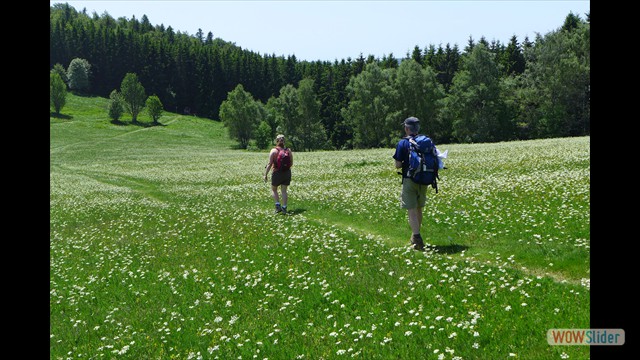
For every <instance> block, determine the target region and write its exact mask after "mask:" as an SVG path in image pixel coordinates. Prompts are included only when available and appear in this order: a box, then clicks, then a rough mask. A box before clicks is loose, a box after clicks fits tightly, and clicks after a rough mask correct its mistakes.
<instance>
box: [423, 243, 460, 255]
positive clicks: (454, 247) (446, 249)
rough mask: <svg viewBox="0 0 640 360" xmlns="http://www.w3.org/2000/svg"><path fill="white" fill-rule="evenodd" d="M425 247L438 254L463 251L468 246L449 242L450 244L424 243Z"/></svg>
mask: <svg viewBox="0 0 640 360" xmlns="http://www.w3.org/2000/svg"><path fill="white" fill-rule="evenodd" d="M425 247H426V248H427V249H429V250H430V251H433V252H435V253H438V254H448V255H451V254H457V253H459V252H463V251H465V250H467V249H468V248H469V247H468V246H466V245H458V244H451V245H426V246H425Z"/></svg>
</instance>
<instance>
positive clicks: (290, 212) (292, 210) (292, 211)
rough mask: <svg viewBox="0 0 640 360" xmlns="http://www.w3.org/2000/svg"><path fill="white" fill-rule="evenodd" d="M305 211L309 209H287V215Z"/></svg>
mask: <svg viewBox="0 0 640 360" xmlns="http://www.w3.org/2000/svg"><path fill="white" fill-rule="evenodd" d="M305 211H307V209H305V208H295V209H287V215H289V216H294V215H298V214H302V213H303V212H305Z"/></svg>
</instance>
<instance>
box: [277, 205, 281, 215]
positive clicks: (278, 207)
mask: <svg viewBox="0 0 640 360" xmlns="http://www.w3.org/2000/svg"><path fill="white" fill-rule="evenodd" d="M281 211H282V207H281V206H280V204H276V214H277V213H279V212H281Z"/></svg>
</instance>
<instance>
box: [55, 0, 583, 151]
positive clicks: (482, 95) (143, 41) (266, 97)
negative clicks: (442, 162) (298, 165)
mask: <svg viewBox="0 0 640 360" xmlns="http://www.w3.org/2000/svg"><path fill="white" fill-rule="evenodd" d="M49 26H50V42H49V43H50V70H51V72H52V73H53V72H56V73H57V74H58V76H59V77H60V79H61V80H62V81H63V82H64V83H66V84H68V86H69V87H71V86H73V87H76V88H77V89H78V90H79V91H83V92H85V93H88V94H92V95H98V96H103V97H107V98H108V97H109V96H110V95H111V94H112V91H113V90H114V89H117V88H118V87H119V86H120V85H121V83H122V81H123V79H124V78H125V75H126V74H128V73H132V74H136V76H137V77H138V80H139V82H140V84H142V85H143V86H144V89H146V90H147V92H148V93H149V94H154V96H156V97H157V101H156V99H155V98H154V99H153V100H151V102H152V103H153V104H154V105H153V106H154V109H156V110H157V105H158V102H159V103H160V104H163V106H162V107H163V108H164V109H165V110H168V111H175V112H178V111H181V112H182V110H181V109H189V112H190V113H192V114H197V115H198V116H202V117H207V118H210V119H213V120H220V121H224V122H225V124H228V127H229V129H230V136H232V137H234V138H237V140H238V142H239V143H240V144H241V145H242V146H243V147H248V146H250V144H251V143H253V142H256V144H260V145H262V144H264V142H265V139H267V138H268V135H273V134H274V133H275V132H276V131H278V132H282V133H285V135H287V136H288V139H292V140H293V141H294V142H296V144H295V145H296V146H297V147H298V148H299V150H314V149H320V148H322V149H325V148H326V149H349V148H369V147H387V146H392V144H394V143H395V142H396V141H397V139H398V137H399V136H401V134H402V132H401V130H402V129H400V128H399V126H398V124H399V123H400V122H401V121H402V120H403V119H404V118H406V117H408V116H416V117H418V118H419V119H420V120H421V124H422V129H423V130H424V132H425V133H428V134H429V135H430V136H431V137H433V138H434V140H435V141H436V142H437V143H439V144H443V143H452V142H461V143H466V142H494V141H507V140H519V139H533V138H545V137H565V136H582V135H589V134H590V19H589V14H585V18H584V19H583V18H581V17H580V16H579V15H576V14H573V13H570V14H568V15H567V17H566V18H565V22H564V24H562V25H561V26H559V27H558V28H557V29H556V30H554V31H551V32H549V33H547V34H544V35H541V34H537V35H536V38H535V39H534V40H533V41H530V40H529V39H528V38H525V39H524V40H523V41H522V43H520V42H519V41H518V38H517V37H516V36H515V35H514V36H513V37H512V38H511V39H510V41H509V43H508V44H502V43H500V42H499V41H492V42H488V41H487V40H486V39H485V38H484V37H482V38H481V39H480V40H478V41H474V40H473V39H472V38H469V41H468V43H467V44H466V46H465V48H464V49H463V50H462V51H461V50H460V49H459V48H458V45H457V44H454V45H453V46H451V45H450V44H446V46H444V47H442V46H441V45H440V46H438V47H435V46H434V45H429V46H428V47H425V48H424V49H421V48H420V47H418V46H415V48H414V50H413V51H412V52H411V53H407V54H406V55H405V57H404V58H401V59H398V58H396V57H394V55H393V54H391V53H390V54H389V55H384V56H383V57H382V58H375V57H373V56H372V55H369V56H368V57H366V58H365V57H364V56H363V55H362V54H360V56H359V57H358V58H356V59H351V58H347V59H341V60H340V61H338V60H337V59H336V60H334V61H333V62H331V61H322V60H318V61H298V60H297V59H296V57H295V55H288V56H286V57H285V56H283V55H281V56H276V55H275V54H272V55H268V54H265V55H261V54H258V53H255V52H252V51H248V50H243V49H242V48H241V47H239V46H236V45H235V44H234V43H231V42H227V41H224V40H222V39H220V38H214V37H213V34H212V33H211V32H209V33H208V34H207V35H206V36H205V35H204V33H203V32H202V30H200V31H198V33H197V34H195V35H189V34H187V33H182V32H180V31H174V29H173V28H172V27H171V26H167V27H165V25H163V24H161V25H152V24H151V23H150V21H149V19H148V18H147V16H146V15H143V16H142V18H141V19H140V20H138V19H136V18H135V17H132V18H131V19H127V18H124V17H121V18H118V19H114V18H113V17H111V16H110V15H109V14H108V13H106V12H105V13H103V14H102V15H98V14H96V13H93V14H92V15H88V14H86V10H83V11H81V12H78V11H76V10H75V9H74V8H73V7H71V6H70V5H69V4H67V3H65V4H55V5H53V6H51V7H50V23H49ZM76 58H78V59H86V63H83V64H75V65H73V67H72V66H71V62H72V60H74V59H76ZM64 66H67V71H66V72H64V73H63V72H61V71H60V67H64ZM56 67H57V69H56ZM76 67H78V68H80V67H84V68H85V69H87V71H86V72H82V71H79V72H78V73H76V70H74V69H75V68H76ZM70 70H73V72H70ZM85 73H86V75H87V79H84V78H83V77H82V75H83V74H85ZM64 76H67V79H65V78H64ZM54 82H55V84H56V85H55V88H56V89H58V90H56V91H59V88H60V86H59V81H58V79H57V78H56V79H53V78H52V84H54ZM72 84H73V85H72ZM240 85H241V87H239V86H240ZM53 87H54V85H52V89H53ZM52 91H53V90H52ZM232 94H235V99H236V100H232V98H230V97H229V96H231V95H232ZM241 94H244V95H242V96H239V95H241ZM237 99H245V100H244V101H246V102H249V103H245V104H239V103H238V100H237ZM225 102H233V103H234V104H233V106H240V107H248V108H252V109H254V110H250V111H252V112H254V113H255V114H257V115H256V119H254V120H252V121H250V124H249V125H248V126H250V129H249V130H248V131H245V130H243V131H244V135H242V136H241V137H238V134H234V133H233V131H232V130H231V129H232V128H233V125H232V124H231V123H232V122H234V121H236V119H234V118H233V117H232V116H231V117H230V116H229V114H230V113H233V111H231V107H233V106H232V105H225V106H223V104H224V103H225ZM251 102H254V104H252V103H251ZM143 106H144V103H143ZM223 108H226V109H223ZM115 110H118V109H117V106H116V109H115ZM154 111H155V110H154ZM116 113H117V111H116ZM223 118H224V119H223ZM247 134H249V135H247Z"/></svg>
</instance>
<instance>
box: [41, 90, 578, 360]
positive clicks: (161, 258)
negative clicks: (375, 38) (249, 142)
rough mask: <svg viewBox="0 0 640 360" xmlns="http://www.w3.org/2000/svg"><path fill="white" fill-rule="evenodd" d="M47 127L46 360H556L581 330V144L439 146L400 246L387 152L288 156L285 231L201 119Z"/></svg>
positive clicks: (260, 190) (257, 182) (84, 115)
mask: <svg viewBox="0 0 640 360" xmlns="http://www.w3.org/2000/svg"><path fill="white" fill-rule="evenodd" d="M106 103H107V100H106V99H102V98H85V97H77V96H74V95H70V96H69V98H68V101H67V105H66V107H65V108H63V111H62V113H63V116H62V117H51V118H50V138H51V141H50V187H51V191H50V209H51V216H50V221H51V225H50V254H51V265H50V307H51V317H50V320H51V331H50V332H51V334H50V352H51V359H58V358H60V359H66V358H102V357H106V358H116V357H123V358H136V359H142V358H145V359H150V358H153V359H158V358H162V359H165V358H166V359H169V358H177V359H189V358H205V359H206V358H219V359H230V358H233V359H252V358H259V359H263V358H268V359H296V358H300V359H302V358H304V359H334V358H344V357H355V358H361V359H409V358H420V359H441V358H442V359H454V358H457V359H496V358H513V357H515V358H521V359H558V358H564V357H566V356H569V358H570V359H584V358H588V357H589V348H588V347H586V346H550V345H549V344H548V343H547V339H546V333H547V330H548V329H551V328H589V318H590V310H589V306H590V299H589V280H588V279H589V277H590V270H589V269H590V263H589V245H590V234H589V223H590V219H589V208H590V195H589V186H590V179H589V178H590V175H589V172H590V157H589V140H590V139H589V137H582V138H566V139H547V140H535V141H526V142H524V141H523V142H512V143H497V144H473V145H445V146H441V150H446V149H448V150H449V159H448V161H447V163H446V164H447V167H448V168H449V169H447V170H445V171H443V172H442V174H441V175H442V176H441V181H440V191H439V193H438V194H435V193H434V192H433V191H431V190H429V193H428V206H427V208H426V210H425V220H424V223H423V237H424V238H425V242H426V243H428V244H430V249H431V250H430V251H428V252H426V253H419V252H415V251H412V250H409V249H408V248H407V245H408V239H409V235H410V231H409V226H408V223H407V217H406V211H404V210H402V209H400V205H399V194H400V177H399V176H398V175H396V169H395V168H394V167H393V161H392V159H391V155H392V154H393V150H392V149H374V150H353V151H335V152H330V151H327V152H313V153H295V161H296V163H295V166H294V168H293V170H292V171H293V182H292V185H291V187H290V201H289V203H290V204H289V210H290V214H289V215H288V216H276V215H274V214H273V213H272V212H273V201H272V200H271V198H270V190H269V186H268V185H267V184H265V183H264V182H263V181H262V171H263V170H264V166H265V165H266V159H267V154H268V153H267V152H266V151H265V152H247V151H244V150H235V149H234V148H235V144H234V143H233V142H232V141H230V140H229V139H227V137H226V131H225V129H224V128H223V127H222V125H221V124H220V123H218V122H214V121H211V120H206V119H201V118H197V117H192V116H183V115H176V114H173V113H165V115H164V116H163V117H162V118H161V119H160V123H161V124H162V126H147V124H150V123H151V120H150V119H146V118H145V117H144V116H142V117H141V119H140V120H141V121H142V122H143V124H142V125H132V124H130V123H129V122H128V120H127V118H125V119H123V123H124V125H123V124H112V123H111V122H110V121H109V120H108V119H107V116H106V110H105V108H106Z"/></svg>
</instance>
